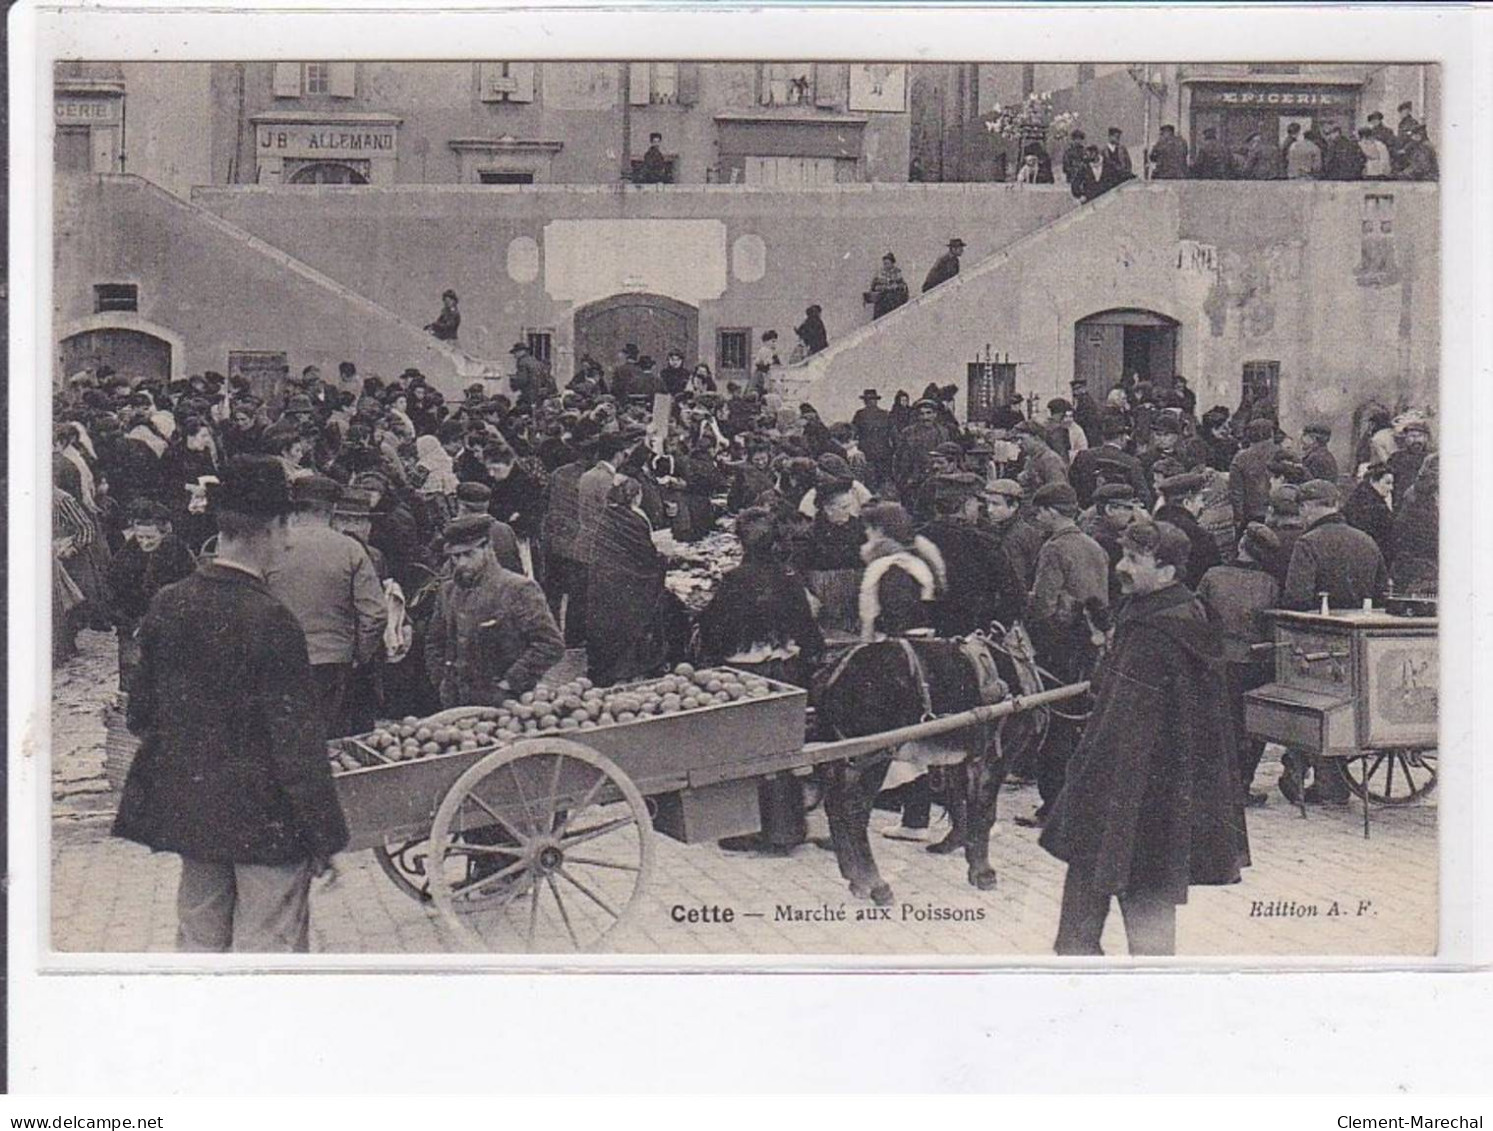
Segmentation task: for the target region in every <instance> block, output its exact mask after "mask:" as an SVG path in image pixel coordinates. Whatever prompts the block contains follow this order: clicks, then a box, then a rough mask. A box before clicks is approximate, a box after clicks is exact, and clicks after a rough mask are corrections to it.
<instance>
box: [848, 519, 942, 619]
mask: <svg viewBox="0 0 1493 1131" xmlns="http://www.w3.org/2000/svg"><path fill="white" fill-rule="evenodd" d="M861 522H862V523H863V524H864V525H865V528H866V534H865V541H864V542H863V543H862V544H861V560H862V561H863V562H865V563H866V572H865V574H863V575H862V577H861V588H860V623H861V639H862V640H867V641H869V640H879V639H882V638H884V637H887V636H906V635H908V634H920V633H926V632H931V630H932V625H933V603H934V601H936V600H937V599H938V596H939V594H940V592H941V591H942V590H943V589H944V588H945V587H946V585H947V580H948V572H947V570H946V569H945V567H944V560H943V555H942V554H941V553H939V550H938V547H937V546H935V545H934V544H933V543H932V542H930V541H928V539H926V538H924V537H923V536H922V535H920V534H918V533H917V531H916V529H915V528H914V527H913V523H912V517H911V516H910V515H909V514H908V513H907V511H906V510H904V509H903V508H902V505H901V504H900V503H872V504H871V505H870V506H869V507H867V508H866V509H865V510H864V511H863V512H862V513H861Z"/></svg>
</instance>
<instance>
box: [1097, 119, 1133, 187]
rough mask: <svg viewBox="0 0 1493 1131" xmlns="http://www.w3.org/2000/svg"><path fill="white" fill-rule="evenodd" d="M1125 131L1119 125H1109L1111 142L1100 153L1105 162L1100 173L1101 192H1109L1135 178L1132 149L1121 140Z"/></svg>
mask: <svg viewBox="0 0 1493 1131" xmlns="http://www.w3.org/2000/svg"><path fill="white" fill-rule="evenodd" d="M1123 132H1124V131H1123V130H1121V129H1120V127H1119V126H1110V127H1109V142H1108V143H1107V144H1106V145H1105V147H1104V152H1103V153H1102V154H1101V155H1100V156H1101V157H1102V159H1103V162H1104V164H1103V167H1102V169H1101V171H1100V173H1099V191H1100V192H1108V191H1109V190H1110V189H1112V188H1118V187H1119V186H1120V185H1122V184H1124V183H1125V182H1126V181H1132V180H1134V179H1135V171H1134V170H1133V169H1132V168H1131V167H1130V150H1128V149H1126V148H1125V146H1124V145H1123V144H1122V143H1121V141H1120V136H1121V134H1122V133H1123Z"/></svg>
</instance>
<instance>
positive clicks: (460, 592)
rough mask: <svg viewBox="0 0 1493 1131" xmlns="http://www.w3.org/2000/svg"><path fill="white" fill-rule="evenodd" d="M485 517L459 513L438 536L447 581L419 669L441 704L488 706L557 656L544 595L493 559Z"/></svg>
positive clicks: (518, 690)
mask: <svg viewBox="0 0 1493 1131" xmlns="http://www.w3.org/2000/svg"><path fill="white" fill-rule="evenodd" d="M491 529H492V527H491V519H489V518H488V517H487V516H486V515H477V514H471V515H462V516H461V517H460V518H455V519H452V520H451V522H450V523H448V524H447V526H446V531H445V535H444V538H443V541H444V544H445V549H446V559H447V561H449V562H450V565H451V578H450V580H448V581H445V582H443V583H442V584H441V588H440V591H439V593H438V594H437V596H436V604H435V611H434V612H433V613H432V614H431V618H430V624H429V626H428V627H427V629H426V637H425V671H426V674H427V675H428V676H429V677H430V683H431V686H432V687H434V688H436V690H437V692H438V693H439V695H440V698H441V706H442V707H457V706H466V705H469V704H480V705H482V706H489V707H491V706H496V705H498V704H499V703H501V702H502V701H503V700H504V699H507V698H510V697H512V698H517V697H518V696H519V695H522V694H523V693H524V692H526V691H532V690H533V689H534V686H535V685H536V684H537V683H538V682H539V681H540V679H541V678H543V676H544V673H545V672H547V671H549V669H550V668H552V667H554V666H555V665H556V664H557V663H559V662H560V660H561V659H562V658H564V656H565V641H564V639H563V638H562V637H561V636H560V629H559V628H558V626H556V624H555V619H554V617H552V616H551V615H550V610H549V605H548V604H547V603H546V602H545V599H544V591H543V590H541V589H540V588H539V586H538V584H536V583H535V582H534V581H531V580H530V579H529V578H527V577H525V576H524V575H523V574H521V573H515V572H513V571H512V570H507V569H504V568H503V567H502V566H501V565H499V564H498V560H497V558H496V557H495V556H494V555H493V552H492V544H491V541H490V532H491Z"/></svg>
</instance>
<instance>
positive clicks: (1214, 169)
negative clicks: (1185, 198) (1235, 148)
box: [1193, 127, 1265, 181]
mask: <svg viewBox="0 0 1493 1131" xmlns="http://www.w3.org/2000/svg"><path fill="white" fill-rule="evenodd" d="M1259 140H1260V134H1251V136H1250V142H1247V143H1245V164H1244V170H1242V175H1244V176H1245V178H1257V179H1262V181H1263V179H1265V178H1263V175H1260V173H1259V172H1257V169H1254V167H1251V164H1250V161H1251V157H1253V155H1254V154H1256V152H1262V154H1263V146H1259ZM1251 146H1254V148H1251ZM1193 176H1194V178H1196V179H1197V181H1229V179H1230V178H1232V176H1233V154H1230V152H1229V148H1227V146H1226V145H1224V143H1223V142H1220V140H1218V131H1217V130H1214V128H1212V127H1209V128H1206V130H1203V140H1202V142H1199V143H1197V152H1196V154H1194V155H1193Z"/></svg>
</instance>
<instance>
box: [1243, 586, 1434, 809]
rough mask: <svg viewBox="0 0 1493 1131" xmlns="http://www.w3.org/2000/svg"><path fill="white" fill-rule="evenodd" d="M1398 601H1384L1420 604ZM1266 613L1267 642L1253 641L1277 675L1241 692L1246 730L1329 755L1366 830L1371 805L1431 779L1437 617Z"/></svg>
mask: <svg viewBox="0 0 1493 1131" xmlns="http://www.w3.org/2000/svg"><path fill="white" fill-rule="evenodd" d="M1406 600H1409V599H1405V600H1402V601H1400V602H1395V603H1393V604H1392V607H1393V608H1397V609H1404V610H1406V611H1409V612H1412V613H1413V612H1419V611H1421V608H1420V607H1419V606H1418V605H1417V604H1416V603H1415V602H1413V601H1412V602H1411V603H1410V604H1408V605H1407V604H1406V603H1405V602H1406ZM1420 604H1421V605H1424V606H1426V607H1429V608H1430V609H1431V610H1432V611H1434V606H1433V605H1431V603H1430V602H1422V603H1420ZM1268 615H1269V616H1270V617H1271V619H1272V622H1273V635H1274V640H1273V642H1272V643H1270V644H1264V645H1258V646H1257V647H1260V648H1262V649H1263V648H1268V649H1271V650H1273V651H1274V653H1275V679H1274V681H1273V682H1271V683H1269V684H1266V685H1265V686H1263V687H1260V688H1257V689H1256V690H1254V691H1251V692H1249V693H1248V694H1247V695H1246V697H1245V706H1244V724H1245V730H1246V731H1247V732H1248V733H1249V734H1250V735H1252V736H1254V737H1255V738H1263V739H1266V740H1268V741H1271V742H1278V743H1281V744H1282V745H1284V746H1287V747H1289V748H1291V749H1295V750H1303V751H1308V752H1310V753H1312V754H1315V755H1318V756H1321V757H1325V758H1331V759H1334V760H1337V761H1338V763H1339V765H1340V766H1341V767H1342V771H1343V773H1344V776H1345V777H1346V778H1347V782H1348V786H1349V788H1350V789H1351V790H1352V791H1353V792H1354V793H1355V794H1356V795H1357V796H1358V797H1359V798H1360V800H1361V801H1362V802H1363V835H1364V836H1365V837H1367V836H1368V835H1369V809H1370V804H1371V803H1376V804H1383V805H1406V804H1409V803H1411V802H1414V801H1416V800H1417V799H1419V798H1422V797H1424V796H1426V795H1427V794H1428V793H1430V792H1431V790H1433V789H1434V788H1435V786H1436V753H1437V717H1438V711H1437V700H1438V693H1439V691H1438V689H1439V676H1440V667H1439V655H1438V651H1437V631H1436V625H1437V621H1436V618H1435V617H1434V616H1417V615H1392V614H1391V613H1390V612H1386V611H1384V610H1379V609H1364V610H1344V611H1336V610H1335V611H1332V612H1326V613H1321V612H1313V613H1304V612H1290V611H1285V610H1275V611H1272V612H1271V613H1269V614H1268ZM1397 774H1398V775H1399V780H1398V781H1397V780H1396V775H1397ZM1305 814H1306V809H1305V803H1304V802H1303V804H1302V815H1303V816H1305Z"/></svg>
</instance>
